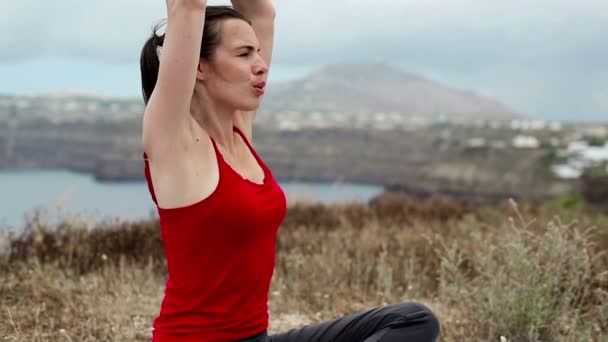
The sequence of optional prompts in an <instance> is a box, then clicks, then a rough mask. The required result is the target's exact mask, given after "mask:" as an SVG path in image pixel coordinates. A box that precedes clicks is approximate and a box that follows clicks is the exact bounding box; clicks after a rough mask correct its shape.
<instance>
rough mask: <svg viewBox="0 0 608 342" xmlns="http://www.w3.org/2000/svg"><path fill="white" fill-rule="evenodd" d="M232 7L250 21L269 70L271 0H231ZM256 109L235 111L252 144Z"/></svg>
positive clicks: (272, 23) (242, 129) (240, 126)
mask: <svg viewBox="0 0 608 342" xmlns="http://www.w3.org/2000/svg"><path fill="white" fill-rule="evenodd" d="M231 2H232V7H234V9H236V10H237V11H239V12H241V13H242V14H243V15H244V16H245V17H247V19H249V20H250V21H251V26H253V30H254V31H255V34H256V36H257V38H258V41H259V43H260V56H261V57H262V59H263V60H264V62H266V65H267V66H268V68H269V70H270V60H271V59H272V46H273V40H274V18H275V15H276V12H275V9H274V5H273V4H272V0H231ZM255 113H256V111H251V112H237V115H236V117H235V118H234V122H235V124H236V125H237V126H238V127H239V128H240V129H241V131H242V132H243V134H245V136H246V137H247V139H248V140H249V142H250V143H252V144H253V120H254V118H255Z"/></svg>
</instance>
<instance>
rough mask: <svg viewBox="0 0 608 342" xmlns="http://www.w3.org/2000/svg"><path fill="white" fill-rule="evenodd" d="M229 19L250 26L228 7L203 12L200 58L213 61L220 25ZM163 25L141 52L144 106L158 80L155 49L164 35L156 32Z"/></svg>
mask: <svg viewBox="0 0 608 342" xmlns="http://www.w3.org/2000/svg"><path fill="white" fill-rule="evenodd" d="M231 18H233V19H240V20H243V21H245V22H247V23H249V25H251V22H250V21H249V20H248V19H247V18H245V16H243V15H242V14H241V13H240V12H238V11H236V10H235V9H234V8H232V7H230V6H207V8H206V10H205V27H204V29H203V37H202V38H201V39H202V44H201V52H200V57H201V58H203V59H205V60H208V61H210V60H212V59H213V55H214V52H215V49H216V48H217V46H218V45H219V44H220V42H221V41H222V32H221V30H220V23H221V22H222V21H224V20H226V19H231ZM165 23H166V20H162V21H161V22H160V23H158V24H156V25H155V26H154V28H153V29H152V35H151V36H150V37H149V38H148V40H147V41H146V43H145V44H144V46H143V48H142V50H141V56H140V59H139V63H140V70H141V87H142V94H143V97H144V103H145V104H148V100H149V99H150V96H151V95H152V91H153V90H154V87H155V86H156V81H157V79H158V68H159V66H160V61H159V58H158V53H157V49H158V47H160V46H163V43H164V41H165V34H162V35H159V34H157V32H158V30H159V29H160V28H161V27H162V26H163V25H164V24H165Z"/></svg>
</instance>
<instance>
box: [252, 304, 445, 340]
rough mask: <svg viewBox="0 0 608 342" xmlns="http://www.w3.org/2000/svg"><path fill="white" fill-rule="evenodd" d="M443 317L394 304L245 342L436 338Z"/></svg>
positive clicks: (424, 309)
mask: <svg viewBox="0 0 608 342" xmlns="http://www.w3.org/2000/svg"><path fill="white" fill-rule="evenodd" d="M438 336H439V321H438V320H437V318H436V317H435V315H434V314H433V312H431V310H430V309H429V308H427V307H426V306H424V305H422V304H418V303H403V304H393V305H388V306H384V307H379V308H375V309H372V310H368V311H364V312H360V313H357V314H354V315H350V316H346V317H343V318H339V319H335V320H332V321H327V322H323V323H319V324H312V325H307V326H305V327H302V328H299V329H292V330H290V331H288V332H285V333H279V334H275V335H271V336H268V335H267V334H266V333H265V332H264V333H262V334H260V335H257V336H254V337H251V338H249V339H246V340H243V342H402V341H403V342H433V341H435V340H436V339H437V337H438Z"/></svg>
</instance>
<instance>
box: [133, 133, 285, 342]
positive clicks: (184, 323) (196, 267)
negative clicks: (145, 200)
mask: <svg viewBox="0 0 608 342" xmlns="http://www.w3.org/2000/svg"><path fill="white" fill-rule="evenodd" d="M234 130H235V131H236V132H238V134H240V135H241V137H242V138H243V141H245V143H246V144H247V147H248V148H249V150H250V151H251V153H252V154H253V156H254V157H255V159H256V160H257V162H258V163H259V165H260V166H261V167H262V169H263V170H264V182H263V184H256V183H254V182H252V181H249V180H247V179H245V178H243V177H242V176H240V175H239V174H238V173H237V172H236V171H235V170H234V169H232V168H231V167H230V166H229V165H228V164H227V163H226V161H225V160H224V158H223V157H222V155H221V153H220V151H219V150H218V148H217V145H216V144H215V141H213V139H211V141H212V143H213V148H214V149H215V153H216V156H217V163H218V167H219V175H220V177H219V184H218V185H217V188H216V189H215V190H214V192H213V193H212V194H211V195H210V196H209V197H207V198H205V199H203V200H201V201H199V202H197V203H195V204H192V205H189V206H185V207H180V208H173V209H164V208H158V214H159V217H160V229H161V237H162V240H163V244H164V248H165V255H166V260H167V270H168V279H167V281H166V283H165V296H164V299H163V302H162V305H161V309H160V314H159V315H158V317H157V318H156V319H155V320H154V323H153V327H154V332H153V338H152V341H153V342H169V341H171V342H173V341H179V342H185V341H188V342H190V341H197V342H202V341H206V342H215V341H223V342H224V341H237V340H240V339H244V338H246V337H249V336H253V335H256V334H259V333H261V332H263V331H264V330H266V329H267V327H268V291H269V287H270V280H271V278H272V275H273V271H274V265H275V240H276V234H277V231H278V229H279V226H280V224H281V222H282V221H283V218H284V217H285V212H286V199H285V195H284V193H283V190H281V188H280V187H279V185H278V184H277V182H276V181H275V179H274V177H273V176H272V173H271V172H270V170H269V169H268V167H267V166H266V165H265V164H264V162H262V160H261V158H260V157H259V156H258V155H257V153H256V152H255V150H254V149H253V147H251V145H250V144H249V142H248V141H247V139H246V138H245V136H244V135H243V134H242V133H241V132H240V131H239V130H238V128H236V127H235V128H234ZM144 160H145V174H146V180H147V182H148V189H149V190H150V194H151V195H152V199H153V200H154V202H155V203H156V204H158V202H157V200H156V195H155V194H154V189H153V186H152V181H151V177H150V167H149V164H148V158H147V155H146V154H145V153H144ZM157 207H158V206H157Z"/></svg>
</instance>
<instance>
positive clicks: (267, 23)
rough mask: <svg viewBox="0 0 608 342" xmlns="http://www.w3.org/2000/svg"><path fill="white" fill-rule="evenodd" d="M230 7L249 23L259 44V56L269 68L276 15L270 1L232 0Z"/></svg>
mask: <svg viewBox="0 0 608 342" xmlns="http://www.w3.org/2000/svg"><path fill="white" fill-rule="evenodd" d="M232 7H234V9H236V10H237V11H239V12H241V13H242V14H243V15H245V17H247V19H249V20H250V21H251V24H252V26H253V30H254V31H255V34H256V36H257V37H258V41H259V42H260V55H261V56H262V59H264V62H266V65H268V67H270V60H271V58H272V45H273V40H274V18H275V15H276V12H275V9H274V5H273V4H272V0H232Z"/></svg>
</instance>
